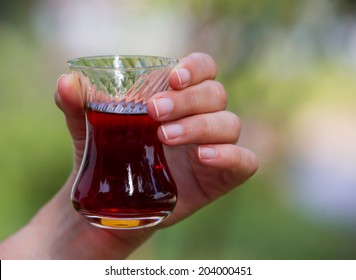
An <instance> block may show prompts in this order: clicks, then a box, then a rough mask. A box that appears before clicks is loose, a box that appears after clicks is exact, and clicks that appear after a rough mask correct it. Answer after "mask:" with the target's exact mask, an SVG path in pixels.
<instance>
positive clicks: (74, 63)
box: [67, 54, 179, 70]
mask: <svg viewBox="0 0 356 280" xmlns="http://www.w3.org/2000/svg"><path fill="white" fill-rule="evenodd" d="M100 59H112V61H114V60H115V59H137V60H139V59H158V60H162V61H165V62H166V63H162V64H158V65H147V66H122V65H117V66H116V65H113V64H112V65H81V64H79V62H80V61H84V60H92V61H95V60H100ZM178 62H179V60H178V59H177V58H173V57H166V56H154V55H119V54H113V55H92V56H82V57H77V58H73V59H69V60H68V61H67V64H68V65H69V67H70V68H73V69H102V70H115V69H116V70H138V69H158V68H165V67H168V66H170V67H172V66H175V65H177V64H178Z"/></svg>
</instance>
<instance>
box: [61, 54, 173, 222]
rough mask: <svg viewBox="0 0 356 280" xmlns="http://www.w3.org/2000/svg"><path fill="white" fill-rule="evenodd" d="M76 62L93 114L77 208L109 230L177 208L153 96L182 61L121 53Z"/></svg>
mask: <svg viewBox="0 0 356 280" xmlns="http://www.w3.org/2000/svg"><path fill="white" fill-rule="evenodd" d="M68 64H69V68H70V70H71V72H72V73H73V75H74V77H75V79H77V81H78V84H79V85H80V90H81V94H82V96H83V102H84V108H85V116H86V145H85V151H84V156H83V159H82V163H81V167H80V170H79V173H78V175H77V178H76V180H75V183H74V185H73V188H72V193H71V200H72V203H73V207H74V208H75V209H76V211H78V212H79V213H80V214H81V215H82V216H83V217H84V218H85V219H86V220H87V221H88V222H89V223H91V224H92V225H95V226H98V227H101V228H111V229H135V228H143V227H149V226H154V225H157V224H158V223H160V222H162V221H163V220H164V219H165V218H167V217H168V216H169V215H170V214H171V213H172V211H173V209H174V207H175V204H176V201H177V190H176V185H175V183H174V180H173V178H172V175H171V173H170V170H169V168H168V165H167V162H166V158H165V154H164V150H163V145H162V143H161V142H160V141H159V140H158V138H157V129H158V128H159V126H160V123H159V122H157V121H155V120H153V119H152V118H151V117H150V116H149V115H148V114H147V102H148V101H149V99H150V98H151V97H152V96H153V95H154V94H156V93H158V92H162V91H164V90H166V89H168V76H169V74H170V72H171V70H172V68H173V67H174V66H175V65H176V64H177V60H176V59H174V58H165V57H155V56H121V55H114V56H93V57H83V58H76V59H72V60H69V61H68Z"/></svg>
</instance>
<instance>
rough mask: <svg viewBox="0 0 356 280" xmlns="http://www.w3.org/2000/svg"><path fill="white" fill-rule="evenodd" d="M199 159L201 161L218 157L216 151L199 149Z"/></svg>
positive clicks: (208, 148) (206, 148)
mask: <svg viewBox="0 0 356 280" xmlns="http://www.w3.org/2000/svg"><path fill="white" fill-rule="evenodd" d="M198 157H199V158H201V159H213V158H215V157H216V151H215V149H213V148H210V147H199V148H198Z"/></svg>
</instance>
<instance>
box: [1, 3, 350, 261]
mask: <svg viewBox="0 0 356 280" xmlns="http://www.w3.org/2000/svg"><path fill="white" fill-rule="evenodd" d="M36 3H37V1H35V0H33V1H9V0H7V1H2V4H1V5H2V6H1V9H0V61H1V63H2V67H0V98H1V101H0V127H1V133H0V188H1V195H0V213H1V215H0V221H1V223H0V239H4V238H5V237H6V236H8V235H10V234H11V233H13V232H15V231H16V230H17V229H19V228H20V227H21V226H23V225H24V224H25V223H26V222H27V221H28V220H29V219H30V218H31V217H32V216H33V215H34V214H35V213H36V211H37V210H38V209H39V208H40V207H41V206H42V205H43V204H44V203H45V202H46V201H48V199H49V198H50V197H51V196H53V194H54V193H55V192H56V191H57V190H58V188H59V187H60V186H61V185H62V184H63V182H64V181H65V179H66V177H67V175H68V173H69V171H70V168H71V162H72V159H71V155H72V152H71V144H70V141H69V137H68V133H67V131H66V127H65V122H64V120H63V117H62V115H61V113H60V112H59V110H57V108H56V107H55V105H54V102H53V91H54V89H55V85H56V80H57V77H58V76H59V75H60V73H61V72H62V71H65V70H63V69H65V67H66V65H65V62H64V61H58V60H56V56H57V54H55V55H52V53H51V50H47V49H46V47H45V45H44V44H43V42H39V41H38V38H37V37H36V34H35V32H34V31H33V30H32V29H31V24H30V22H31V16H32V13H33V11H32V10H31V7H32V5H34V4H36ZM141 3H142V7H141V9H140V10H139V11H137V13H142V14H143V11H145V9H146V8H147V6H153V7H154V9H156V10H158V9H161V10H162V13H168V12H170V13H174V12H176V13H178V14H180V15H184V20H187V21H189V30H188V31H187V32H189V36H190V39H189V40H188V42H187V43H186V49H185V50H184V52H189V51H205V52H208V53H210V54H211V55H212V56H214V58H216V60H217V62H218V65H219V69H220V73H219V76H218V79H219V80H220V81H221V82H223V84H224V85H225V87H226V89H227V92H228V93H229V100H230V102H229V109H230V110H232V111H234V112H236V113H238V115H239V116H240V117H241V119H242V121H243V123H244V122H246V123H247V124H249V123H252V125H256V124H257V127H258V128H262V131H270V134H271V135H272V136H273V137H274V138H276V139H278V141H277V142H276V143H272V144H271V143H269V142H268V141H270V140H269V138H268V137H267V135H264V134H261V133H259V132H258V131H257V132H256V131H253V132H251V131H252V130H251V131H250V130H248V128H247V129H246V130H245V128H244V127H243V130H242V134H243V135H242V143H243V144H244V145H245V146H247V147H250V148H252V149H253V150H255V151H256V152H257V153H260V154H259V156H260V157H261V160H262V162H261V170H260V171H259V172H258V173H257V174H256V176H254V177H253V178H252V179H251V180H249V181H248V182H247V183H246V184H244V185H243V186H241V187H239V188H238V189H236V190H234V191H233V192H232V193H230V194H229V195H226V196H225V197H223V198H222V199H220V200H219V201H216V202H215V203H213V204H212V205H210V206H208V207H206V208H204V209H203V210H201V211H200V212H198V213H197V214H195V215H193V216H192V217H190V218H189V219H187V220H185V221H183V222H182V223H180V224H178V225H176V226H174V227H171V228H168V229H165V230H162V231H160V232H158V233H157V234H156V235H155V236H154V237H153V238H152V239H151V240H150V241H149V242H147V244H146V245H144V246H143V247H142V248H141V249H138V250H137V252H136V253H135V254H134V255H133V256H132V258H157V259H355V257H356V238H355V231H356V230H355V227H353V226H351V227H347V226H335V224H334V223H333V222H329V223H325V222H319V221H316V220H315V219H312V218H311V215H309V214H308V213H304V212H303V211H301V210H298V209H296V207H294V206H293V203H292V202H291V200H290V197H289V196H288V195H287V194H286V191H287V190H288V189H289V187H290V186H289V184H291V182H290V181H288V179H286V178H287V177H288V170H287V171H286V169H287V168H288V164H289V162H288V160H289V159H288V158H287V156H288V153H286V150H288V148H290V147H288V146H286V141H287V139H288V132H289V131H290V130H291V129H292V128H291V127H290V124H291V123H293V118H294V117H295V114H296V112H299V111H300V110H302V108H303V106H305V105H306V104H318V105H320V104H322V103H323V102H325V103H327V104H335V103H340V104H341V105H342V106H346V105H347V106H352V104H354V103H355V102H356V100H355V97H354V95H353V94H352V92H353V91H354V89H355V88H356V82H355V81H354V79H353V76H354V74H355V70H354V67H353V66H352V65H350V64H348V63H347V59H346V63H345V60H343V59H342V52H343V50H344V49H343V45H342V44H343V40H342V38H340V37H338V36H339V34H340V32H339V31H340V26H342V23H343V22H344V21H345V18H344V17H345V15H354V12H355V6H356V5H355V1H351V0H344V1H332V0H329V1H327V0H317V1H305V0H301V1H293V0H266V1H259V2H256V1H255V2H254V1H248V0H237V1H235V0H204V1H203V0H191V1H163V0H152V1H147V2H144V1H141ZM144 3H145V4H144ZM131 12H133V11H132V10H131ZM73 24H75V22H73ZM177 24H178V23H177ZM341 31H342V32H343V29H341ZM342 32H341V33H342ZM62 55H63V54H62ZM58 56H59V57H60V55H59V54H58ZM340 57H341V58H340ZM263 129H265V130H263ZM272 142H273V141H272ZM261 145H262V148H261V150H259V147H260V146H261ZM264 145H265V146H264ZM265 153H267V154H268V153H270V155H269V156H268V157H266V156H264V154H265Z"/></svg>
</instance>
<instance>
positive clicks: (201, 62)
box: [169, 53, 217, 89]
mask: <svg viewBox="0 0 356 280" xmlns="http://www.w3.org/2000/svg"><path fill="white" fill-rule="evenodd" d="M216 74H217V66H216V63H215V61H214V59H213V58H212V57H211V56H210V55H208V54H205V53H192V54H190V55H188V56H186V57H184V58H182V59H181V60H180V62H179V64H178V65H177V66H176V67H175V68H174V70H173V71H172V73H171V75H170V77H169V85H170V87H171V88H173V89H183V88H186V87H188V86H191V85H195V84H198V83H200V82H202V81H204V80H212V79H215V77H216Z"/></svg>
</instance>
